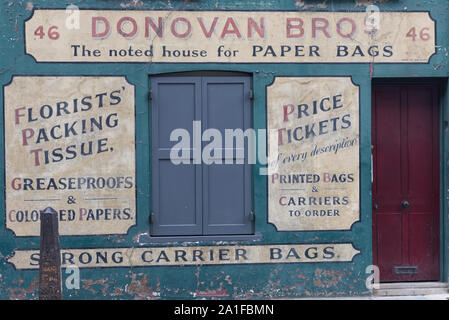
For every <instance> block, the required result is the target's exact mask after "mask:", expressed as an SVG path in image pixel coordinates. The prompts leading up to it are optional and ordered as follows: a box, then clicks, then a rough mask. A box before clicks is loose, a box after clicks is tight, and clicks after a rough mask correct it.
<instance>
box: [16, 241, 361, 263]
mask: <svg viewBox="0 0 449 320" xmlns="http://www.w3.org/2000/svg"><path fill="white" fill-rule="evenodd" d="M359 253H360V251H359V250H357V249H355V248H354V247H353V246H352V244H351V243H328V244H289V245H286V244H282V245H276V244H272V245H252V246H193V247H139V248H95V249H63V250H61V264H62V267H64V266H65V267H66V266H68V265H71V264H74V265H77V266H78V267H79V268H102V267H131V266H132V267H145V266H148V267H154V266H184V265H185V266H189V265H192V266H195V265H223V264H259V263H311V262H312V263H313V262H344V261H346V262H350V261H352V260H353V258H354V256H356V255H357V254H359ZM8 262H9V263H12V264H13V265H14V267H15V268H16V269H37V268H38V267H39V251H38V250H16V251H14V255H13V256H12V257H10V258H9V259H8Z"/></svg>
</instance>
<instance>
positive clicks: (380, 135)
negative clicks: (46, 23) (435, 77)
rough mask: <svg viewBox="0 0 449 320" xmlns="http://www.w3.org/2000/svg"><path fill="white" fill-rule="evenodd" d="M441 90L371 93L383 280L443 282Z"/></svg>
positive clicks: (386, 87)
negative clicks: (440, 217)
mask: <svg viewBox="0 0 449 320" xmlns="http://www.w3.org/2000/svg"><path fill="white" fill-rule="evenodd" d="M438 92H439V91H438V86H436V85H425V84H379V85H375V86H374V89H373V113H372V121H373V122H372V143H373V173H374V177H373V258H374V264H376V265H378V266H379V268H380V280H381V281H382V282H391V281H432V280H438V279H439V188H440V185H439V104H438Z"/></svg>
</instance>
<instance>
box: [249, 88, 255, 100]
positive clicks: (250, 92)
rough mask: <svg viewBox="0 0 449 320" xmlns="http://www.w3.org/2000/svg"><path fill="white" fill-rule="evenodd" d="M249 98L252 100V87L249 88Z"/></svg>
mask: <svg viewBox="0 0 449 320" xmlns="http://www.w3.org/2000/svg"><path fill="white" fill-rule="evenodd" d="M249 99H250V100H254V91H253V90H252V89H251V90H249Z"/></svg>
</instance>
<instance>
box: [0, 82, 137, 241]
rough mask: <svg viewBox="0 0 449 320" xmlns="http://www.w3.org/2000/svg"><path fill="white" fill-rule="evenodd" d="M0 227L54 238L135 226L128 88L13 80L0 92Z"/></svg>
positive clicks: (114, 231) (115, 84) (131, 113)
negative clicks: (44, 229) (1, 219)
mask: <svg viewBox="0 0 449 320" xmlns="http://www.w3.org/2000/svg"><path fill="white" fill-rule="evenodd" d="M4 99H5V101H4V107H5V110H4V125H5V174H6V176H5V184H6V192H5V197H6V219H5V220H6V227H7V228H8V229H10V230H12V231H13V232H14V233H15V234H16V235H17V236H37V235H39V226H40V221H39V219H40V211H41V210H44V209H45V208H47V207H52V208H54V209H55V210H56V211H57V214H58V218H59V233H60V234H61V235H90V234H118V233H121V234H123V233H126V232H127V230H128V228H129V227H130V226H132V225H134V224H135V221H136V209H135V144H134V108H135V103H134V86H132V85H130V84H129V83H128V82H127V81H126V79H125V78H124V77H32V76H30V77H23V76H19V77H13V79H12V81H11V83H10V84H8V85H6V86H5V87H4Z"/></svg>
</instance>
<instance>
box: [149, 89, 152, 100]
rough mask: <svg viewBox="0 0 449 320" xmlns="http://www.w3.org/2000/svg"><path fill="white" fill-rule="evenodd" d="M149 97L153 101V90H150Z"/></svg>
mask: <svg viewBox="0 0 449 320" xmlns="http://www.w3.org/2000/svg"><path fill="white" fill-rule="evenodd" d="M148 99H149V100H150V101H151V100H153V91H151V90H150V93H149V94H148Z"/></svg>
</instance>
